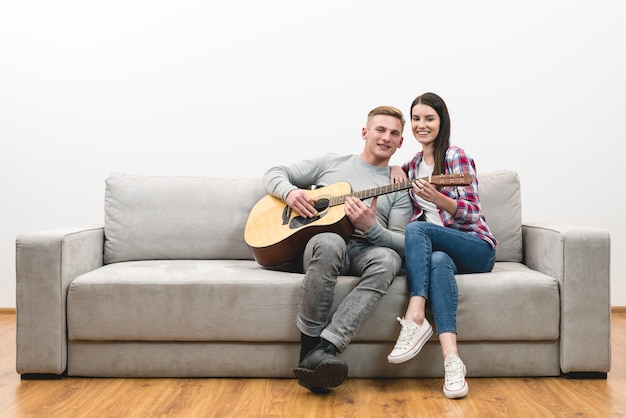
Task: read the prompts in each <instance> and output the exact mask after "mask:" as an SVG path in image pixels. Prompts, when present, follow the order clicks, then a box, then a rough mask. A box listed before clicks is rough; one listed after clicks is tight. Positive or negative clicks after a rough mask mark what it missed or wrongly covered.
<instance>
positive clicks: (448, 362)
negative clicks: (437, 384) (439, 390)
mask: <svg viewBox="0 0 626 418" xmlns="http://www.w3.org/2000/svg"><path fill="white" fill-rule="evenodd" d="M443 367H444V369H445V371H446V375H445V382H444V384H443V394H444V395H446V396H447V397H448V398H450V399H454V398H462V397H463V396H465V395H467V392H468V391H469V386H467V382H466V381H465V375H466V374H467V369H466V367H465V364H463V362H462V361H461V359H460V358H459V356H457V355H456V354H449V355H448V356H447V357H446V358H445V360H444V361H443Z"/></svg>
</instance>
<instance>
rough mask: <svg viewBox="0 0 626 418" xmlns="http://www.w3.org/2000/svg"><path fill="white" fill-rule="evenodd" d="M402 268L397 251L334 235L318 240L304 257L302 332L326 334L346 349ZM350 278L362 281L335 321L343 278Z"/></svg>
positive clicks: (343, 304) (310, 241)
mask: <svg viewBox="0 0 626 418" xmlns="http://www.w3.org/2000/svg"><path fill="white" fill-rule="evenodd" d="M401 266H402V258H401V257H400V255H399V254H398V253H397V252H396V251H394V250H392V249H391V248H387V247H378V246H374V245H371V244H367V243H362V242H358V241H354V240H348V242H347V243H346V241H345V240H344V239H343V238H342V237H340V236H339V235H337V234H334V233H321V234H317V235H315V236H313V238H311V240H309V242H308V244H307V246H306V249H305V250H304V255H303V267H304V271H305V274H304V279H303V280H302V288H301V293H300V304H299V306H298V318H297V321H296V325H297V326H298V329H299V330H300V331H301V332H302V333H304V334H306V335H309V336H312V337H315V336H318V335H321V337H322V338H324V339H326V340H328V341H330V342H331V343H333V344H334V345H335V346H336V347H337V348H339V350H340V351H343V350H344V349H345V348H346V346H347V345H348V344H349V343H350V341H351V340H352V338H353V337H354V335H355V334H356V333H357V331H358V330H359V328H360V327H361V324H363V322H364V321H365V320H366V319H367V317H368V316H369V315H370V313H371V312H372V311H373V310H374V308H375V307H376V306H377V305H378V302H379V301H380V299H381V298H382V297H383V296H384V295H385V294H386V293H387V289H388V288H389V285H390V284H391V282H392V281H393V279H394V277H396V275H397V274H398V271H399V270H400V268H401ZM346 274H348V275H352V276H358V277H360V280H359V282H358V284H357V285H356V286H355V287H354V289H353V290H352V291H351V292H350V293H349V294H348V295H347V296H346V297H345V298H344V299H343V300H342V301H341V303H340V304H339V306H338V308H337V310H336V312H335V313H334V315H333V316H332V319H331V320H330V323H329V322H328V320H329V315H330V309H331V306H332V304H333V298H334V293H335V285H336V284H337V276H338V275H346Z"/></svg>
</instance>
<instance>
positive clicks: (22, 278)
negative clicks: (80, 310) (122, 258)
mask: <svg viewBox="0 0 626 418" xmlns="http://www.w3.org/2000/svg"><path fill="white" fill-rule="evenodd" d="M103 248H104V228H93V229H85V230H55V231H41V232H35V233H29V234H23V235H19V236H18V237H17V239H16V251H15V254H16V257H15V258H16V281H17V282H16V293H17V295H16V296H17V299H16V311H17V324H16V325H17V335H16V343H17V346H16V352H17V353H16V354H17V361H16V368H17V372H18V373H19V374H21V375H22V376H23V377H24V375H27V374H42V375H60V374H62V373H63V372H64V371H65V369H66V366H67V327H66V297H67V291H68V288H69V286H70V283H71V282H72V280H74V279H75V278H76V277H78V276H79V275H81V274H83V273H86V272H88V271H91V270H94V269H96V268H98V267H101V266H102V265H103Z"/></svg>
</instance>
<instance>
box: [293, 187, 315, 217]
mask: <svg viewBox="0 0 626 418" xmlns="http://www.w3.org/2000/svg"><path fill="white" fill-rule="evenodd" d="M285 203H286V204H287V205H288V206H289V207H290V208H291V209H293V210H294V211H296V212H297V213H298V215H300V216H302V217H303V218H312V217H314V216H315V215H317V210H316V209H315V206H313V205H315V199H313V198H312V197H311V196H309V194H308V193H307V192H306V191H304V190H302V189H294V190H292V191H290V192H289V193H288V194H287V198H286V199H285Z"/></svg>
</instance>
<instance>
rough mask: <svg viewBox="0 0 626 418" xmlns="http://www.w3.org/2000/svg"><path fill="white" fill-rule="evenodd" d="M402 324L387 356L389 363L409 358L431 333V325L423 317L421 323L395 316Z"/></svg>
mask: <svg viewBox="0 0 626 418" xmlns="http://www.w3.org/2000/svg"><path fill="white" fill-rule="evenodd" d="M397 319H398V321H400V325H402V329H401V330H400V336H399V337H398V341H396V346H395V347H394V348H393V351H391V353H390V354H389V355H388V356H387V361H389V363H402V362H405V361H407V360H411V359H412V358H413V357H415V356H416V355H417V353H419V352H420V350H421V349H422V347H423V346H424V344H426V341H428V339H429V338H430V337H431V336H432V335H433V327H431V326H430V323H429V322H428V320H426V319H424V323H423V324H422V325H417V324H416V323H415V322H413V321H410V320H408V319H404V318H397Z"/></svg>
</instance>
